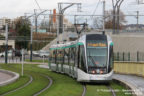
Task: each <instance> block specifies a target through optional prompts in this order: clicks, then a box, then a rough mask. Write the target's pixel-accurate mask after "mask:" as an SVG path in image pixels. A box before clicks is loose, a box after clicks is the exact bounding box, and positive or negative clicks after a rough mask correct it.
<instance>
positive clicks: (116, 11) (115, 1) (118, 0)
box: [112, 0, 124, 34]
mask: <svg viewBox="0 0 144 96" xmlns="http://www.w3.org/2000/svg"><path fill="white" fill-rule="evenodd" d="M123 1H124V0H112V5H113V33H114V34H115V33H116V29H119V28H118V27H119V15H120V6H121V4H122V3H123ZM117 31H118V30H117Z"/></svg>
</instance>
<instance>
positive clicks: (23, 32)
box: [15, 17, 30, 49]
mask: <svg viewBox="0 0 144 96" xmlns="http://www.w3.org/2000/svg"><path fill="white" fill-rule="evenodd" d="M15 30H16V38H15V39H16V47H17V48H18V49H21V48H24V49H27V48H28V43H29V40H30V21H27V20H25V19H24V18H22V17H19V18H18V19H17V20H16V21H15Z"/></svg>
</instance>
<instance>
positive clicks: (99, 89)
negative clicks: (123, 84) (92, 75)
mask: <svg viewBox="0 0 144 96" xmlns="http://www.w3.org/2000/svg"><path fill="white" fill-rule="evenodd" d="M86 88H87V91H86V96H112V93H111V92H110V91H109V89H108V88H107V86H106V85H99V84H97V85H95V84H94V85H90V84H89V85H86Z"/></svg>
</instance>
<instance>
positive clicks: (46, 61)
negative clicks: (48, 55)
mask: <svg viewBox="0 0 144 96" xmlns="http://www.w3.org/2000/svg"><path fill="white" fill-rule="evenodd" d="M25 61H26V62H30V60H29V59H26V60H25ZM32 62H40V63H43V60H32ZM44 63H48V60H44Z"/></svg>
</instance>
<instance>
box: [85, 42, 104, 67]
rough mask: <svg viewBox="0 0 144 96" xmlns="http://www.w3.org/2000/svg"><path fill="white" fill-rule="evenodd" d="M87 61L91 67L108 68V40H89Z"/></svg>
mask: <svg viewBox="0 0 144 96" xmlns="http://www.w3.org/2000/svg"><path fill="white" fill-rule="evenodd" d="M87 62H88V67H89V68H106V66H107V42H106V40H88V41H87Z"/></svg>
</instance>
